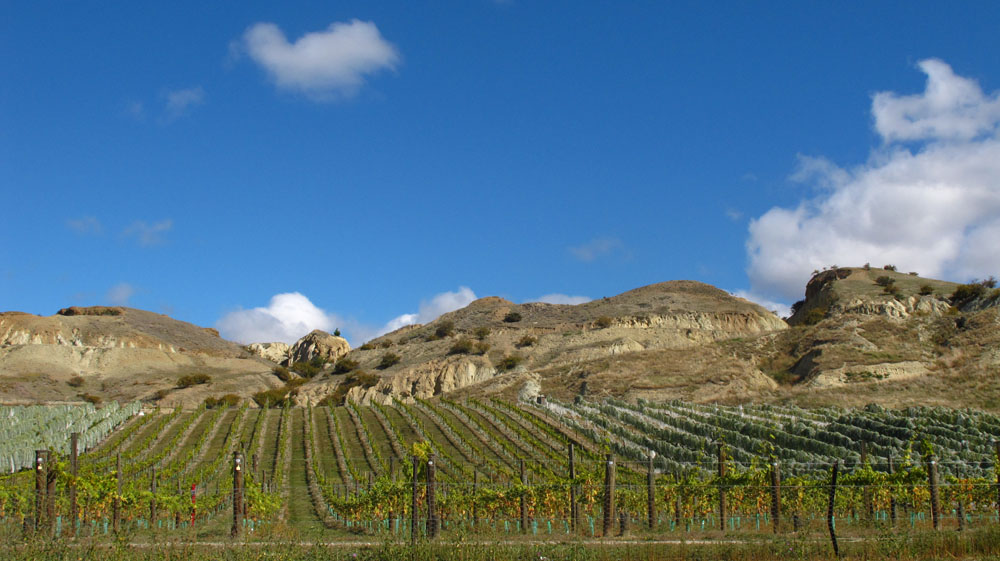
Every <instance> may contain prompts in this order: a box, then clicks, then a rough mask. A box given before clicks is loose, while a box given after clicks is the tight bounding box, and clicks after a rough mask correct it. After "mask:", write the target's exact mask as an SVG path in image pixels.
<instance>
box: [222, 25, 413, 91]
mask: <svg viewBox="0 0 1000 561" xmlns="http://www.w3.org/2000/svg"><path fill="white" fill-rule="evenodd" d="M240 46H241V48H242V50H244V51H245V52H246V53H248V54H249V56H250V58H252V59H253V60H254V62H256V63H257V64H258V65H260V66H261V67H262V68H263V69H264V70H266V71H267V73H268V75H270V77H271V79H272V80H273V81H274V83H275V84H276V85H277V86H278V87H279V88H282V89H287V90H293V91H298V92H301V93H304V94H306V95H307V96H308V97H310V98H311V99H314V100H317V101H327V100H331V99H337V98H342V97H349V96H351V95H353V94H355V93H356V92H357V90H358V89H359V88H360V87H361V86H362V85H364V83H365V78H366V76H368V75H371V74H374V73H376V72H378V71H379V70H382V69H390V70H391V69H394V68H396V65H397V64H398V63H399V60H400V56H399V52H398V50H397V49H396V47H395V46H394V45H393V44H392V43H389V42H388V41H386V40H385V39H384V38H383V37H382V34H381V33H379V30H378V28H377V27H376V26H375V24H374V23H372V22H370V21H367V22H366V21H360V20H357V19H354V20H351V21H350V22H349V23H339V22H335V23H332V24H330V26H329V27H328V28H327V29H326V30H324V31H316V32H312V33H306V34H305V35H303V36H302V37H300V38H298V39H297V40H296V41H295V42H294V43H289V42H288V39H287V38H286V37H285V34H284V32H282V31H281V29H280V28H279V27H278V26H277V25H275V24H273V23H257V24H255V25H253V26H251V27H250V28H249V29H247V30H246V32H245V33H244V34H243V38H242V42H241V45H240Z"/></svg>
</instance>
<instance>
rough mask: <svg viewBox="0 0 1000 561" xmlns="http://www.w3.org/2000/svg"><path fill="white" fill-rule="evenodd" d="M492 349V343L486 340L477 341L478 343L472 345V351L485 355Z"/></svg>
mask: <svg viewBox="0 0 1000 561" xmlns="http://www.w3.org/2000/svg"><path fill="white" fill-rule="evenodd" d="M489 350H490V344H489V343H487V342H486V341H476V344H475V345H473V346H472V352H473V353H474V354H477V355H480V356H482V355H484V354H486V353H487V352H489Z"/></svg>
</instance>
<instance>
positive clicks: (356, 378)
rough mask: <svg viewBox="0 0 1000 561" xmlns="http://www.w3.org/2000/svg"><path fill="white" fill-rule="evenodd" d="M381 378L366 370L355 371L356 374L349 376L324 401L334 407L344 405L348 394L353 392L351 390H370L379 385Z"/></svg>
mask: <svg viewBox="0 0 1000 561" xmlns="http://www.w3.org/2000/svg"><path fill="white" fill-rule="evenodd" d="M378 381H379V377H378V376H377V375H376V374H370V373H368V372H365V371H364V370H355V371H354V372H352V373H350V374H348V375H347V377H346V378H344V381H343V382H341V383H340V385H338V386H337V389H335V390H333V393H332V394H330V395H329V396H327V397H326V398H325V399H324V400H323V401H327V402H328V403H331V404H333V405H343V404H344V401H345V400H346V398H347V392H349V391H351V388H357V387H361V388H363V389H368V388H370V387H373V386H374V385H375V384H378Z"/></svg>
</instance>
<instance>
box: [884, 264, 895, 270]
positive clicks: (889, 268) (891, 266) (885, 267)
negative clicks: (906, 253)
mask: <svg viewBox="0 0 1000 561" xmlns="http://www.w3.org/2000/svg"><path fill="white" fill-rule="evenodd" d="M882 269H883V270H886V271H895V270H896V266H895V265H882Z"/></svg>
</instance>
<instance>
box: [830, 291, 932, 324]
mask: <svg viewBox="0 0 1000 561" xmlns="http://www.w3.org/2000/svg"><path fill="white" fill-rule="evenodd" d="M950 308H951V304H950V303H948V302H946V301H944V300H941V299H940V298H936V297H934V296H910V297H908V298H903V299H902V300H897V299H895V298H884V299H872V298H853V299H851V300H849V301H847V302H837V303H836V304H834V305H833V306H831V308H830V310H831V311H832V312H834V313H840V314H861V315H868V316H885V317H888V318H895V319H908V318H909V317H910V316H912V315H913V314H925V315H941V314H944V313H946V312H947V311H948V310H949V309H950Z"/></svg>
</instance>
